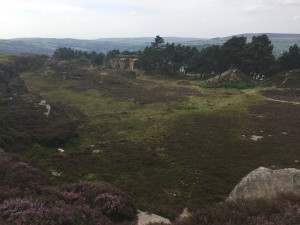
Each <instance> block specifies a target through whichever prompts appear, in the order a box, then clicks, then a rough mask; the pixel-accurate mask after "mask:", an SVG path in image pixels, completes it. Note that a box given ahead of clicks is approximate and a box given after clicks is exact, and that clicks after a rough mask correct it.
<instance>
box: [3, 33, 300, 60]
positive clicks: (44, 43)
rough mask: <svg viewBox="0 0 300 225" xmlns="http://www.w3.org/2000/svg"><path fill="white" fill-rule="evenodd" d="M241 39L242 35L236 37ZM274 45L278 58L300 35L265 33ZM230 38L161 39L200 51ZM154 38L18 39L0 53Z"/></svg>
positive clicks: (90, 47) (120, 45) (134, 44)
mask: <svg viewBox="0 0 300 225" xmlns="http://www.w3.org/2000/svg"><path fill="white" fill-rule="evenodd" d="M242 35H243V36H246V37H247V38H248V41H251V38H252V36H255V35H260V34H242ZM237 36H241V35H237ZM268 36H269V38H270V40H271V41H272V43H273V45H274V55H275V56H279V55H280V54H281V53H282V52H285V51H288V49H289V47H290V46H292V45H294V44H298V45H300V34H268ZM230 38H231V36H230V37H222V38H213V39H201V38H180V37H164V39H165V41H166V42H170V43H172V42H174V43H179V44H182V45H190V46H194V47H197V48H199V49H203V48H206V47H208V46H210V45H221V44H223V43H224V42H226V41H227V40H228V39H230ZM153 39H154V38H151V37H141V38H102V39H95V40H79V39H71V38H67V39H56V38H18V39H7V40H3V39H2V40H0V53H5V54H6V53H33V54H45V55H52V53H53V52H54V51H55V49H57V48H59V47H70V48H73V49H79V50H83V51H96V52H108V51H110V50H113V49H118V50H120V51H139V50H143V49H144V48H145V47H146V46H147V45H150V44H151V41H153Z"/></svg>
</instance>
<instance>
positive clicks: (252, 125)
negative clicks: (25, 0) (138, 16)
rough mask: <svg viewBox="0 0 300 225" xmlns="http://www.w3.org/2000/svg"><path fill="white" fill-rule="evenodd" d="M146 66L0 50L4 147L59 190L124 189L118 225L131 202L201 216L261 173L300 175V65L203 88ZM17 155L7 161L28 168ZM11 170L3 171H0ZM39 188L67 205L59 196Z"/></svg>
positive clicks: (191, 78)
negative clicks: (289, 169)
mask: <svg viewBox="0 0 300 225" xmlns="http://www.w3.org/2000/svg"><path fill="white" fill-rule="evenodd" d="M154 47H155V43H154ZM147 65H148V64H147ZM149 65H150V64H149ZM140 67H141V68H142V64H141V65H140ZM141 68H140V69H135V70H134V71H131V70H128V69H124V70H120V69H114V68H112V67H111V66H109V64H101V65H98V64H96V63H93V62H91V61H90V60H89V59H86V58H83V57H80V58H73V59H69V60H65V59H59V58H51V57H47V56H40V55H24V54H23V55H1V57H0V70H1V79H2V81H1V82H2V83H1V87H0V88H1V104H0V108H1V110H0V123H1V127H0V129H1V134H0V146H1V148H3V149H5V151H7V152H8V153H10V154H18V155H19V156H21V157H22V160H23V161H26V163H28V164H30V165H31V166H33V167H34V168H38V170H39V172H40V173H41V174H42V175H41V176H42V177H43V179H45V180H46V181H45V182H46V183H47V185H51V187H57V188H61V189H60V190H62V191H66V190H69V191H70V189H72V190H73V192H76V191H74V190H78V188H77V186H76V185H75V183H76V182H79V184H77V185H79V186H80V185H83V184H82V183H80V182H83V183H84V182H92V183H93V182H107V183H110V184H112V185H113V186H114V187H117V188H119V189H120V190H122V193H121V192H120V191H119V190H115V189H114V188H112V189H113V193H117V195H118V196H119V195H121V196H123V195H125V194H123V192H125V193H127V194H128V195H129V196H130V198H131V201H132V202H133V203H131V202H130V203H128V201H127V200H126V201H125V200H124V201H125V202H126V204H125V203H124V204H123V205H126V207H127V208H126V209H127V211H126V212H127V213H126V216H124V215H123V214H122V219H124V218H125V219H130V218H132V214H133V213H134V212H133V211H134V209H133V208H130V207H132V206H131V204H134V205H135V208H138V209H140V210H143V211H149V212H153V213H156V214H159V215H162V216H164V217H167V218H169V219H171V220H173V221H174V220H175V219H176V218H177V217H178V215H179V214H180V213H181V212H182V211H183V209H184V208H186V207H187V208H188V209H189V211H191V212H195V211H197V210H199V209H200V208H203V207H207V206H214V205H216V204H217V203H219V202H222V201H224V200H225V199H226V198H227V196H228V195H229V193H230V192H231V190H232V189H233V188H234V186H235V185H236V184H237V183H238V182H239V181H240V179H241V178H242V177H244V176H245V175H246V174H247V173H249V172H250V171H252V170H254V169H256V168H257V167H259V166H264V167H269V168H287V167H292V168H298V169H300V164H299V160H300V159H299V153H300V152H299V151H300V143H299V134H300V127H299V123H300V114H299V113H298V112H299V109H300V108H299V107H300V89H299V88H300V86H299V85H300V70H299V69H295V68H293V69H289V70H288V69H283V70H281V71H278V72H276V74H271V75H269V76H268V77H265V78H264V79H253V78H252V77H249V76H248V74H244V73H242V72H239V73H237V72H236V68H237V66H234V67H232V68H228V70H227V73H228V71H229V73H230V74H233V76H234V77H235V78H237V77H238V79H235V81H232V80H225V81H224V82H225V84H226V85H218V84H220V83H222V82H216V83H213V84H212V85H208V83H207V81H205V80H203V76H198V75H199V74H198V75H197V74H192V75H191V74H179V73H178V74H177V75H176V76H175V75H174V76H168V73H165V72H163V73H162V74H159V72H158V71H157V70H156V69H157V67H156V66H154V67H153V68H154V70H153V71H149V70H148V71H146V72H145V70H143V69H141ZM153 68H152V69H153ZM266 71H269V70H266ZM149 72H152V73H149ZM153 72H154V73H155V74H153ZM168 72H169V70H168ZM270 73H271V72H270ZM222 74H223V72H221V73H220V75H218V77H219V78H222ZM207 76H208V77H207V78H212V74H208V75H207ZM224 82H223V84H224ZM236 82H237V83H236ZM236 84H238V85H236ZM249 84H251V85H249ZM49 109H50V110H49ZM47 110H49V111H47ZM254 136H259V137H261V138H260V139H259V140H256V139H255V138H254V139H253V137H254ZM58 149H61V150H58ZM8 153H7V154H8ZM3 154H4V153H3ZM19 156H18V157H19ZM15 157H17V156H15ZM18 157H17V158H16V159H15V158H12V159H13V160H12V161H13V162H19V161H22V160H21V159H20V158H18ZM18 165H19V166H20V164H18ZM16 168H17V167H16ZM6 170H7V167H3V168H0V171H1V176H5V174H6V173H7V172H6ZM15 177H19V175H16V176H15ZM28 179H29V178H28ZM30 179H33V178H30ZM43 179H42V180H43ZM7 182H8V184H7V185H8V186H9V185H12V186H13V185H16V184H14V182H13V181H11V180H9V181H7ZM18 182H25V181H18ZM26 182H27V181H26ZM43 182H44V181H43ZM84 185H90V186H92V185H91V183H84ZM17 186H18V184H17ZM35 186H36V184H35ZM74 186H76V187H74ZM14 187H15V186H14ZM68 187H72V188H69V189H68ZM80 187H81V186H80ZM93 188H94V186H93ZM110 188H111V187H110ZM23 189H26V188H25V187H24V188H23ZM106 189H107V188H106ZM47 190H48V189H47ZM51 190H52V189H51ZM55 190H56V189H55ZM23 191H24V190H23ZM27 191H28V190H27ZM29 192H30V191H29ZM29 192H25V193H26V194H24V193H23V192H22V193H23V194H20V193H19V192H18V193H17V194H16V193H12V194H11V195H15V196H18V197H21V196H23V197H24V195H25V196H30V195H31V194H30V193H29ZM36 192H37V193H38V192H40V193H48V194H49V193H52V194H49V195H51V196H52V197H53V195H54V194H53V193H56V195H55V196H56V197H55V198H62V197H61V196H60V195H58V194H57V193H58V192H59V191H57V190H56V191H53V190H52V191H48V192H47V191H45V190H44V189H42V190H40V189H39V191H36ZM73 192H72V193H73ZM76 193H77V192H76ZM37 195H38V194H35V195H34V196H37ZM57 196H60V197H57ZM85 197H86V196H85ZM6 198H8V197H7V196H6V195H4V194H2V195H1V198H0V200H1V201H3V200H5V199H6ZM53 198H54V197H53ZM78 198H79V197H78ZM126 198H127V197H126ZM97 199H98V198H97ZM24 204H25V203H24ZM90 204H92V205H93V204H95V203H94V202H92V203H90ZM253 204H254V203H253ZM265 204H266V205H268V203H265ZM297 204H298V203H297ZM258 205H260V204H258ZM262 205H263V206H266V205H264V204H262ZM57 207H58V206H57ZM218 207H221V206H218ZM234 207H236V206H232V209H233V208H234ZM128 208H129V209H130V210H129V211H130V213H129V212H128ZM77 210H78V209H77ZM218 210H224V209H222V207H221V208H218ZM105 212H106V211H105ZM104 215H105V216H108V217H109V216H110V215H109V213H107V212H106V214H105V213H104ZM128 215H129V216H128ZM197 215H198V219H197V216H196V217H195V218H196V219H195V221H200V219H199V218H200V217H201V216H200V217H199V214H197ZM200 215H201V214H200ZM3 218H4V217H3ZM3 218H2V219H3ZM59 218H60V217H59ZM201 218H202V219H203V217H201ZM77 219H78V218H77ZM221 220H222V221H224V218H221ZM78 221H79V219H78ZM80 221H81V220H80ZM195 221H194V224H197V222H195ZM203 221H204V220H203ZM203 221H202V222H203ZM81 222H82V221H81ZM252 222H253V221H252ZM203 223H204V222H203ZM253 223H255V222H253ZM256 223H257V224H258V222H257V221H256ZM65 224H68V223H67V222H66V223H65ZM70 224H72V223H70ZM78 224H80V223H79V222H78ZM82 224H84V222H82ZM91 224H92V223H91ZM103 224H108V221H107V220H105V221H104V222H103ZM186 224H189V223H186ZM190 224H192V222H190ZM207 224H210V223H207ZM220 224H221V223H220ZM249 224H251V223H249ZM262 224H263V223H262Z"/></svg>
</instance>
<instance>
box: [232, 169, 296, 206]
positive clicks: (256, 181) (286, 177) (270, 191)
mask: <svg viewBox="0 0 300 225" xmlns="http://www.w3.org/2000/svg"><path fill="white" fill-rule="evenodd" d="M287 193H295V194H300V170H298V169H294V168H288V169H278V170H272V169H268V168H265V167H259V168H258V169H256V170H254V171H252V172H250V173H249V174H248V175H247V176H246V177H244V178H243V179H242V180H241V181H240V183H239V184H238V185H236V186H235V188H234V189H233V191H232V192H231V193H230V195H229V196H228V198H227V200H233V201H235V200H238V199H246V198H269V199H270V198H274V197H276V196H277V195H278V194H287Z"/></svg>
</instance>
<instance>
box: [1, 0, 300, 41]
mask: <svg viewBox="0 0 300 225" xmlns="http://www.w3.org/2000/svg"><path fill="white" fill-rule="evenodd" d="M243 33H300V0H0V39H9V38H21V37H42V38H45V37H50V38H78V39H96V38H108V37H155V36H156V35H161V36H163V37H166V36H177V37H198V38H213V37H225V36H230V35H235V34H243Z"/></svg>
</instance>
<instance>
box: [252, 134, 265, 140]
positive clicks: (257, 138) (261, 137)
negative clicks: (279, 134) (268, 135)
mask: <svg viewBox="0 0 300 225" xmlns="http://www.w3.org/2000/svg"><path fill="white" fill-rule="evenodd" d="M263 138H264V136H257V135H252V136H251V137H250V139H251V140H252V141H258V140H260V139H263Z"/></svg>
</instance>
